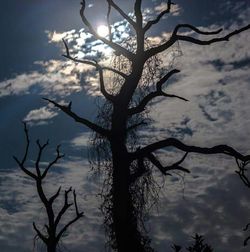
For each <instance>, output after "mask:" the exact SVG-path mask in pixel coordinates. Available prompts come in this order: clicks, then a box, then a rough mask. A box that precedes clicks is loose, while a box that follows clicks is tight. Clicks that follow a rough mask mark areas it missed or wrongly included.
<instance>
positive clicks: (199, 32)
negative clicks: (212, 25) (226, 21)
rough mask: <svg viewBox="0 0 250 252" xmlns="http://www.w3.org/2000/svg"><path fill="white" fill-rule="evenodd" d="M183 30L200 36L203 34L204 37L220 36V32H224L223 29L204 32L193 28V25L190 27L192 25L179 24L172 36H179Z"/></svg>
mask: <svg viewBox="0 0 250 252" xmlns="http://www.w3.org/2000/svg"><path fill="white" fill-rule="evenodd" d="M181 28H188V29H190V30H192V31H194V32H196V33H198V34H202V35H217V34H219V33H220V32H222V30H223V29H222V28H220V29H218V30H215V31H202V30H200V29H199V28H197V27H195V26H193V25H190V24H178V25H177V26H176V27H175V29H174V31H173V35H172V36H175V35H177V33H178V31H179V30H180V29H181Z"/></svg>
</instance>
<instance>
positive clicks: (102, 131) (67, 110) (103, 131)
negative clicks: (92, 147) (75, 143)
mask: <svg viewBox="0 0 250 252" xmlns="http://www.w3.org/2000/svg"><path fill="white" fill-rule="evenodd" d="M43 99H44V100H45V101H48V102H50V103H52V104H54V105H55V106H56V107H57V108H59V109H60V110H62V111H63V112H64V113H65V114H67V115H68V116H70V117H71V118H73V119H74V120H75V121H76V122H78V123H81V124H83V125H85V126H87V127H88V128H90V129H92V130H94V131H95V132H97V133H99V134H100V135H102V136H106V137H108V136H109V134H110V132H109V130H106V129H104V128H102V127H101V126H99V125H97V124H95V123H93V122H91V121H89V120H87V119H85V118H82V117H79V116H78V115H77V114H75V113H74V112H73V111H72V110H71V103H69V105H68V106H64V105H60V104H58V103H57V102H55V101H53V100H50V99H47V98H43Z"/></svg>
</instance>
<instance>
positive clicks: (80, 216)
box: [56, 190, 84, 241]
mask: <svg viewBox="0 0 250 252" xmlns="http://www.w3.org/2000/svg"><path fill="white" fill-rule="evenodd" d="M73 196H74V206H75V211H76V217H75V218H74V219H72V220H71V221H69V222H68V223H67V224H66V225H65V226H64V227H63V228H62V229H61V231H60V232H59V233H58V235H57V237H56V239H57V240H58V241H59V240H60V238H61V236H62V235H63V234H64V233H65V232H66V230H67V229H68V227H69V226H70V225H72V224H73V223H75V222H76V221H77V220H78V219H80V218H82V217H83V216H84V212H79V210H78V205H77V200H76V192H75V190H74V191H73ZM71 205H72V204H71Z"/></svg>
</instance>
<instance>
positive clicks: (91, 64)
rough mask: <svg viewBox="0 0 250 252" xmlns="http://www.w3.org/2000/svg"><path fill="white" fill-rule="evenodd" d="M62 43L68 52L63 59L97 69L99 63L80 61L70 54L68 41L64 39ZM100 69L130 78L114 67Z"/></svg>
mask: <svg viewBox="0 0 250 252" xmlns="http://www.w3.org/2000/svg"><path fill="white" fill-rule="evenodd" d="M62 41H63V44H64V46H65V50H66V54H63V55H62V56H63V57H65V58H67V59H69V60H72V61H74V62H76V63H81V64H86V65H90V66H93V67H95V68H97V65H98V63H97V62H96V61H91V60H80V59H77V58H75V57H72V56H71V54H70V52H69V47H68V45H67V43H66V41H65V40H64V39H62ZM99 67H101V68H102V69H103V70H107V71H111V72H113V73H115V74H118V75H120V76H122V77H123V78H124V79H126V78H127V77H128V75H126V74H125V73H123V72H121V71H119V70H117V69H114V68H112V67H107V66H100V65H99Z"/></svg>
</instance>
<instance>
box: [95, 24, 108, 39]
mask: <svg viewBox="0 0 250 252" xmlns="http://www.w3.org/2000/svg"><path fill="white" fill-rule="evenodd" d="M97 33H98V35H99V36H101V37H106V36H107V35H108V34H109V28H108V27H107V26H106V25H99V26H98V27H97Z"/></svg>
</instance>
